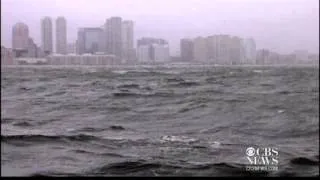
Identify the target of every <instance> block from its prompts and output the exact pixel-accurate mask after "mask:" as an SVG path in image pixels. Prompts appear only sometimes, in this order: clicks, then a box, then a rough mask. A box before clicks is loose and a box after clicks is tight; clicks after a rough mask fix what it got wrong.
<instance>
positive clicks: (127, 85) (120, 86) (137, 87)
mask: <svg viewBox="0 0 320 180" xmlns="http://www.w3.org/2000/svg"><path fill="white" fill-rule="evenodd" d="M139 87H140V86H139V84H122V85H119V86H118V88H127V89H130V88H134V89H139Z"/></svg>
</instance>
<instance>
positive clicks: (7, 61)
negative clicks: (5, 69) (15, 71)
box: [1, 46, 14, 65]
mask: <svg viewBox="0 0 320 180" xmlns="http://www.w3.org/2000/svg"><path fill="white" fill-rule="evenodd" d="M13 59H14V56H13V52H12V49H8V48H5V47H4V46H1V65H13V64H14V60H13Z"/></svg>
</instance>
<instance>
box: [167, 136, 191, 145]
mask: <svg viewBox="0 0 320 180" xmlns="http://www.w3.org/2000/svg"><path fill="white" fill-rule="evenodd" d="M161 141H162V142H168V141H169V142H184V143H190V142H195V141H197V139H195V138H188V137H185V136H162V137H161Z"/></svg>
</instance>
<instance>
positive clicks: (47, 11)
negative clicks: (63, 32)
mask: <svg viewBox="0 0 320 180" xmlns="http://www.w3.org/2000/svg"><path fill="white" fill-rule="evenodd" d="M43 16H50V17H52V18H53V20H55V18H56V17H57V16H65V17H66V19H67V28H68V35H67V36H68V42H69V43H70V42H74V41H75V40H76V38H77V37H76V36H77V28H79V27H99V26H101V25H103V24H104V22H105V20H106V19H107V18H108V17H111V16H121V17H122V18H123V19H129V20H133V21H134V22H135V29H134V31H135V32H134V33H135V40H136V39H137V38H140V37H143V36H152V37H159V38H164V39H167V40H168V41H169V43H170V47H171V53H172V54H173V55H176V54H178V52H179V40H180V39H181V38H183V37H190V38H193V37H196V36H199V35H202V36H208V35H212V34H219V33H221V34H222V33H223V34H230V35H237V36H240V37H243V38H245V37H253V38H254V39H255V40H256V44H257V48H259V49H260V48H268V49H270V50H274V51H277V52H280V53H288V52H291V51H293V50H296V49H306V50H308V51H310V52H318V51H319V0H1V41H2V42H1V44H3V45H5V46H6V47H11V31H12V26H13V25H14V24H15V23H17V22H24V23H26V24H27V25H28V26H29V31H30V36H31V37H32V38H33V39H34V41H35V42H36V43H37V44H38V45H40V38H41V36H40V19H41V18H42V17H43ZM53 27H54V28H55V24H54V25H53ZM53 32H55V31H53ZM54 39H55V38H54ZM54 47H55V45H54Z"/></svg>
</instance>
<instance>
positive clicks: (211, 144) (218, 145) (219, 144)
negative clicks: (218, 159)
mask: <svg viewBox="0 0 320 180" xmlns="http://www.w3.org/2000/svg"><path fill="white" fill-rule="evenodd" d="M220 146H221V143H220V142H218V141H213V142H211V143H210V147H211V148H219V147H220Z"/></svg>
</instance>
